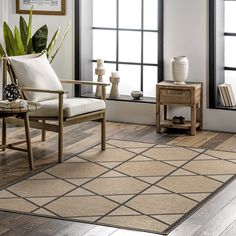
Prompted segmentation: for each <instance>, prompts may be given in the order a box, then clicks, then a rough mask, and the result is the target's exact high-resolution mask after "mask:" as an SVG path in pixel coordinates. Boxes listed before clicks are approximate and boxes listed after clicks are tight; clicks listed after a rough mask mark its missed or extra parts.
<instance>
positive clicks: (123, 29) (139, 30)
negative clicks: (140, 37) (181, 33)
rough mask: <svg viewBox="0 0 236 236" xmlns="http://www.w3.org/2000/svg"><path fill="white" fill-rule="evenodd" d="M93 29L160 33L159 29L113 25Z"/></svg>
mask: <svg viewBox="0 0 236 236" xmlns="http://www.w3.org/2000/svg"><path fill="white" fill-rule="evenodd" d="M92 29H93V30H114V31H115V30H119V31H135V32H150V33H158V30H149V29H129V28H112V27H93V28H92Z"/></svg>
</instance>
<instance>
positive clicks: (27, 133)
mask: <svg viewBox="0 0 236 236" xmlns="http://www.w3.org/2000/svg"><path fill="white" fill-rule="evenodd" d="M24 122H25V136H26V143H27V150H28V158H29V165H30V169H31V170H33V169H34V160H33V153H32V148H31V137H30V126H29V116H28V113H26V114H25V115H24Z"/></svg>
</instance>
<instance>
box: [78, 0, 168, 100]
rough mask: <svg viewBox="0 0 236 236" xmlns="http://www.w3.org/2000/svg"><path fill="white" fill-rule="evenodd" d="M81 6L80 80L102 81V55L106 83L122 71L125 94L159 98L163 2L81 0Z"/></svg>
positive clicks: (79, 39) (121, 87)
mask: <svg viewBox="0 0 236 236" xmlns="http://www.w3.org/2000/svg"><path fill="white" fill-rule="evenodd" d="M75 8H76V9H75V36H76V37H75V43H76V50H75V57H76V66H75V68H76V73H75V75H76V79H79V80H94V81H96V80H97V76H96V75H95V73H94V71H95V68H96V60H97V59H98V58H102V59H104V60H105V65H104V67H105V69H106V75H105V76H104V78H105V81H108V79H109V76H110V74H111V72H112V71H117V70H118V71H119V72H120V75H121V80H120V84H119V90H120V94H122V95H130V92H131V91H132V90H141V91H143V92H144V96H147V97H155V84H156V83H157V82H158V81H162V80H163V0H80V1H78V0H75ZM86 46H87V47H89V49H85V47H86ZM87 92H88V90H85V91H82V93H81V91H80V90H78V89H77V90H76V95H81V94H82V95H83V93H87ZM89 92H91V91H89ZM93 92H94V91H93Z"/></svg>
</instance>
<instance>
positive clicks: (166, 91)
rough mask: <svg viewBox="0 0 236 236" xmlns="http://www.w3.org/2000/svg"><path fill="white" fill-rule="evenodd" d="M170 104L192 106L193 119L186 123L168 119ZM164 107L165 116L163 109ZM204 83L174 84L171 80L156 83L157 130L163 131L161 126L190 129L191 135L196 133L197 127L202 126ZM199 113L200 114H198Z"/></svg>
mask: <svg viewBox="0 0 236 236" xmlns="http://www.w3.org/2000/svg"><path fill="white" fill-rule="evenodd" d="M169 105H176V106H184V107H190V109H191V120H190V121H186V122H185V123H184V124H174V123H173V121H172V119H168V115H167V110H168V106H169ZM161 106H163V107H164V116H163V117H162V109H161ZM202 107H203V106H202V84H201V83H186V84H181V85H178V84H174V82H171V81H162V82H160V83H158V84H157V85H156V130H157V132H159V133H160V132H161V128H178V129H189V130H190V132H191V135H195V134H196V129H197V128H200V129H201V128H202V121H203V111H202ZM197 113H199V114H197ZM197 117H199V118H198V119H197Z"/></svg>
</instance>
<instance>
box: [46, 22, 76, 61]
mask: <svg viewBox="0 0 236 236" xmlns="http://www.w3.org/2000/svg"><path fill="white" fill-rule="evenodd" d="M70 27H71V22H69V24H68V26H67V29H66V31H65V33H64V34H63V37H62V39H61V42H60V43H59V45H58V47H57V50H56V51H55V53H54V54H53V55H52V57H51V60H50V63H52V62H53V60H54V58H55V57H56V55H57V53H58V52H59V50H60V48H61V46H62V44H63V42H64V40H65V38H66V35H67V34H68V32H69V29H70Z"/></svg>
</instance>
